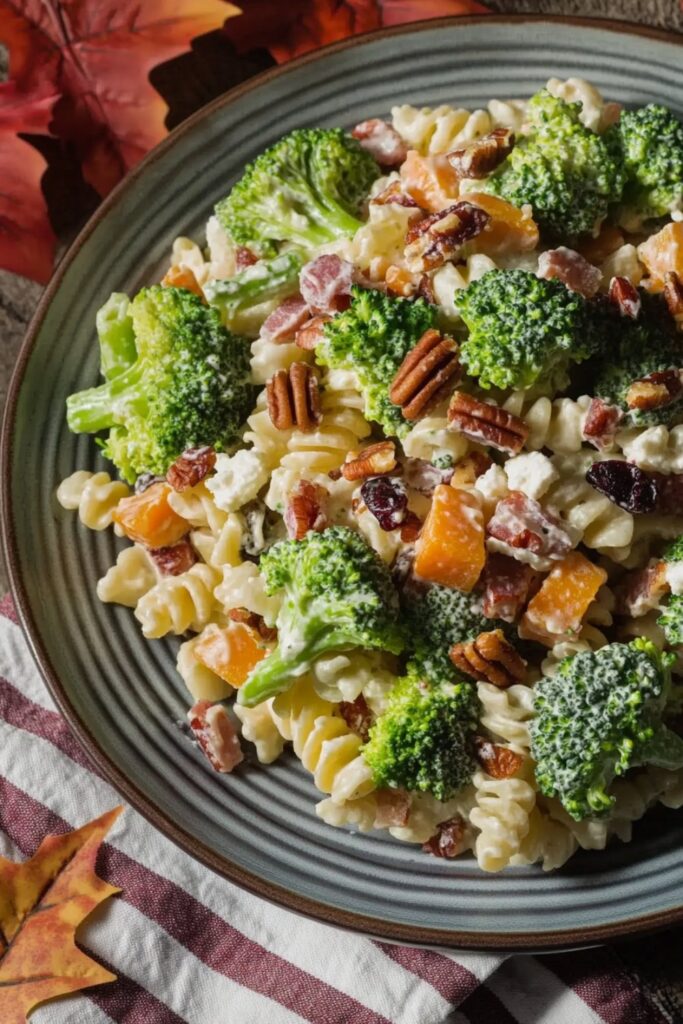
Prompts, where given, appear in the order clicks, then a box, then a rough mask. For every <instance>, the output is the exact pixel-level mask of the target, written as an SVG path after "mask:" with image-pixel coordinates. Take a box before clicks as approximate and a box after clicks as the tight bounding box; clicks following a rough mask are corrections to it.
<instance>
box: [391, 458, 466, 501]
mask: <svg viewBox="0 0 683 1024" xmlns="http://www.w3.org/2000/svg"><path fill="white" fill-rule="evenodd" d="M453 472H454V470H453V469H439V468H438V467H437V466H433V465H432V463H431V462H427V460H426V459H412V458H408V459H404V461H403V479H404V480H405V482H406V484H407V485H408V487H412V488H413V490H414V491H419V492H420V494H425V495H427V497H430V496H431V495H432V494H433V493H434V488H435V487H438V486H439V484H449V483H450V482H451V480H452V478H453Z"/></svg>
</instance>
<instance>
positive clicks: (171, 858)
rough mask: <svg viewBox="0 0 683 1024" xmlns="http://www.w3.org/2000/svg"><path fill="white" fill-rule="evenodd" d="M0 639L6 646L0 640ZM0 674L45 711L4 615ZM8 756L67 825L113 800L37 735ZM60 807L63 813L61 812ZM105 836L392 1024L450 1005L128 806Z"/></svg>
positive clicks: (425, 1021)
mask: <svg viewBox="0 0 683 1024" xmlns="http://www.w3.org/2000/svg"><path fill="white" fill-rule="evenodd" d="M5 638H7V639H8V640H10V643H7V644H5V642H4V641H5ZM10 647H11V650H12V655H11V656H12V659H13V660H12V664H11V665H10V664H9V663H8V662H6V656H7V655H6V649H9V648H10ZM0 675H4V676H5V677H6V678H8V679H9V680H10V681H11V682H13V683H14V685H17V686H18V688H19V689H20V690H21V691H22V692H23V693H24V694H25V695H26V696H27V697H28V698H29V699H30V700H33V701H34V702H35V703H38V704H40V705H41V706H42V707H49V708H50V709H53V705H52V703H51V700H50V697H49V694H48V693H47V690H46V689H45V686H44V684H43V683H42V680H41V678H40V676H39V674H38V671H37V669H36V668H35V665H34V663H33V660H32V659H31V656H30V653H29V651H28V648H27V647H26V644H25V641H24V639H23V635H22V634H21V631H20V630H19V629H18V628H17V627H16V626H15V625H14V624H13V623H11V622H9V621H8V620H0ZM5 728H8V727H6V726H5ZM12 731H14V730H12ZM36 744H37V745H38V746H39V747H41V748H42V749H41V750H39V751H38V752H37V753H35V754H31V755H30V756H31V758H32V760H33V761H34V762H35V763H36V765H40V766H41V770H40V772H39V774H38V775H37V776H36V775H35V774H34V773H26V771H25V770H24V769H25V766H26V764H27V757H28V756H29V749H30V750H33V748H34V747H35V745H36ZM46 748H48V749H46ZM46 757H47V758H48V759H49V763H50V764H52V765H54V771H55V772H56V773H57V775H58V776H60V777H61V778H66V777H68V778H69V779H70V783H71V784H70V785H69V786H65V787H60V789H59V794H58V795H57V794H51V795H50V796H49V797H46V796H45V795H43V791H42V790H41V791H40V792H38V791H36V790H29V789H27V786H26V782H27V779H30V780H31V785H33V784H34V783H33V780H34V779H37V780H41V781H43V779H44V765H45V763H46V760H45V758H46ZM10 760H11V762H13V764H12V766H5V769H4V773H5V775H6V776H7V777H8V778H10V781H13V782H14V783H15V785H17V786H19V787H20V788H23V789H25V790H26V791H27V792H29V791H30V792H31V795H33V796H35V798H36V799H38V800H41V802H43V803H47V804H48V806H51V807H52V808H53V809H55V810H57V811H58V813H60V814H61V815H62V817H65V818H67V820H69V821H70V822H76V823H82V822H83V820H84V818H85V817H96V816H97V815H98V814H101V813H103V811H105V810H107V809H108V808H110V807H112V806H113V805H114V804H116V803H118V802H120V797H119V796H118V794H117V793H116V792H115V791H114V790H113V789H112V788H111V787H110V786H109V785H108V784H107V783H105V782H102V781H101V780H99V779H98V778H97V777H95V776H93V775H92V774H91V773H90V772H88V771H87V770H86V769H84V768H81V767H80V766H78V765H74V763H73V762H72V761H71V759H70V758H68V757H66V755H64V754H62V753H61V752H60V751H58V750H55V748H53V747H52V745H51V744H48V743H47V741H44V740H41V739H40V738H39V737H35V736H32V735H31V734H22V739H21V754H20V753H19V749H18V748H17V754H16V757H14V758H11V759H10ZM18 763H20V764H21V765H22V771H21V772H20V773H19V776H20V777H18V778H16V779H15V778H14V777H13V773H12V768H16V767H17V764H18ZM65 806H66V807H68V810H66V809H64V807H65ZM150 833H152V835H153V840H152V841H150ZM110 841H111V842H112V843H113V845H114V846H116V847H117V848H118V849H120V850H122V851H124V852H125V853H127V854H128V855H129V856H131V857H133V858H134V859H135V860H137V861H139V862H140V863H142V864H144V865H145V866H146V867H149V868H150V869H151V870H153V871H155V872H157V873H158V874H161V875H163V876H164V877H166V878H169V879H170V880H171V881H173V882H175V883H176V884H177V885H179V886H181V887H182V888H184V889H185V890H186V891H187V892H190V893H191V895H193V896H194V897H195V898H196V899H198V900H200V901H201V902H202V903H204V904H205V905H206V906H208V907H209V908H210V909H211V910H213V911H214V912H215V913H216V914H218V915H219V916H221V917H222V918H223V919H224V920H226V921H229V922H230V924H231V925H232V926H233V927H235V928H237V929H238V930H239V931H240V932H242V933H243V934H245V935H247V936H248V937H249V938H251V939H253V940H254V941H256V942H258V943H259V944H261V945H263V946H264V947H265V948H266V949H268V950H269V951H271V952H273V953H277V954H278V955H280V956H282V957H283V958H285V959H287V960H288V961H289V962H291V963H294V964H296V965H297V966H298V967H300V968H301V969H303V970H306V971H308V972H309V973H311V974H313V975H315V976H316V977H318V978H320V980H322V981H325V982H326V983H327V984H329V985H331V986H333V987H335V988H337V989H339V990H340V991H342V992H344V993H346V994H348V995H349V996H351V997H353V998H355V999H358V1000H359V1002H361V1003H363V1005H365V1006H368V1007H369V1008H370V1009H372V1010H373V1011H374V1012H376V1013H380V1014H382V1015H384V1016H386V1017H388V1018H389V1019H390V1020H394V1021H395V1022H396V1024H412V1022H413V1021H417V1022H418V1024H440V1022H441V1021H443V1018H444V1015H445V1014H446V1013H447V1012H448V1010H449V1009H450V1004H449V1003H448V1002H447V1001H446V1000H445V999H443V997H442V996H441V995H440V994H439V993H438V992H437V991H436V990H435V989H434V988H432V986H431V985H429V984H428V983H427V982H424V981H422V980H421V979H419V978H417V977H415V976H414V975H412V974H411V973H410V972H408V971H405V970H404V969H403V968H402V967H401V966H400V965H398V964H396V963H395V962H394V961H393V960H390V959H389V958H386V957H385V956H384V955H383V954H382V953H381V951H379V950H378V949H377V948H376V947H375V946H374V945H373V943H371V942H370V941H369V940H366V939H363V938H361V937H359V936H354V935H351V934H349V933H346V932H341V931H338V930H336V929H335V928H332V927H329V926H327V925H323V924H316V923H315V922H312V921H308V920H305V919H303V918H300V917H296V916H294V915H292V914H290V913H289V912H288V911H286V910H281V909H280V908H277V907H274V906H270V905H268V904H265V903H263V902H262V901H261V900H259V899H258V898H257V897H254V896H251V895H250V894H248V893H246V892H243V891H242V890H239V889H237V888H236V887H235V886H232V885H230V884H229V883H227V882H224V883H222V884H216V878H215V876H213V875H211V874H210V873H209V872H207V871H206V869H204V868H203V867H202V866H201V865H199V864H197V863H196V862H195V861H193V860H192V859H191V858H189V857H188V856H187V855H185V854H183V853H182V852H181V851H180V850H178V848H177V847H175V846H174V845H173V844H172V843H170V842H169V841H168V840H166V839H164V838H163V837H162V836H161V835H160V834H159V833H156V832H153V830H152V829H151V828H150V826H149V825H148V824H147V822H145V821H144V819H142V818H141V817H140V816H139V815H137V814H136V813H135V812H134V811H132V810H130V809H128V810H127V812H126V814H125V815H124V816H123V821H122V820H121V819H119V823H117V826H116V829H115V833H114V836H113V838H112V839H111V840H110ZM292 934H296V937H297V941H296V944H294V943H292V941H291V936H292ZM321 948H323V949H325V956H324V957H322V956H321V955H320V950H321ZM465 957H469V958H471V959H472V962H473V963H476V966H477V970H473V968H472V967H471V966H470V964H469V963H466V966H468V968H469V969H471V970H473V973H475V974H476V976H477V977H479V978H481V977H485V976H486V974H484V972H483V962H484V961H490V962H491V964H490V967H489V971H490V970H494V969H495V967H496V965H497V963H498V962H499V958H495V957H487V956H485V955H484V956H482V957H479V956H477V955H474V956H473V955H471V954H463V959H462V960H460V958H459V957H455V956H454V957H452V959H454V960H455V961H456V962H463V963H464V962H465ZM397 1008H400V1009H397ZM397 1013H398V1014H399V1016H396V1014H397Z"/></svg>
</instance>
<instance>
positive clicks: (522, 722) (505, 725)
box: [477, 683, 534, 751]
mask: <svg viewBox="0 0 683 1024" xmlns="http://www.w3.org/2000/svg"><path fill="white" fill-rule="evenodd" d="M477 692H478V694H479V700H480V702H481V708H482V710H481V717H480V721H481V724H482V725H483V726H484V728H485V729H486V730H487V731H488V732H489V733H490V734H491V736H492V738H493V739H495V740H505V742H506V743H509V744H510V746H512V747H514V749H515V750H518V751H527V750H529V747H530V746H531V737H530V735H529V722H530V721H531V719H532V718H533V714H534V691H533V688H532V687H531V686H524V685H523V684H522V683H516V684H515V685H514V686H509V687H508V688H507V689H501V687H499V686H493V685H492V684H491V683H477Z"/></svg>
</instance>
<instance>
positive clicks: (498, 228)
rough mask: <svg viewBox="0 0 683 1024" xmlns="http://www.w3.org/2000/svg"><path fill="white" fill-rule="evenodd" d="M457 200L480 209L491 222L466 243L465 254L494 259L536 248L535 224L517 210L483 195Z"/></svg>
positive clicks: (474, 193)
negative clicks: (484, 255) (473, 253)
mask: <svg viewBox="0 0 683 1024" xmlns="http://www.w3.org/2000/svg"><path fill="white" fill-rule="evenodd" d="M461 198H462V199H463V200H466V201H467V202H468V203H473V204H474V206H480V207H481V209H482V210H485V211H486V213H488V215H489V216H490V218H491V220H490V221H489V222H488V224H487V225H486V227H485V228H484V230H483V231H482V232H481V233H480V234H478V235H477V236H476V237H475V238H473V239H471V240H470V241H469V242H468V243H467V249H468V251H469V252H482V253H485V254H486V255H487V256H498V255H500V254H501V253H506V252H528V251H529V250H531V249H535V248H536V246H537V245H538V225H537V224H536V221H535V220H533V219H532V218H531V217H530V216H529V214H528V213H527V212H525V211H523V210H520V208H519V207H518V206H513V205H512V203H508V202H507V201H506V200H505V199H500V198H499V197H498V196H490V195H488V193H486V192H467V193H465V195H463V196H462V197H461Z"/></svg>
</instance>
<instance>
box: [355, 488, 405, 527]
mask: <svg viewBox="0 0 683 1024" xmlns="http://www.w3.org/2000/svg"><path fill="white" fill-rule="evenodd" d="M360 496H361V498H362V499H363V501H364V503H365V507H366V508H367V510H368V512H371V513H372V515H373V516H374V517H375V519H376V520H377V522H378V523H379V525H380V526H381V527H382V529H383V530H386V531H387V532H390V531H391V530H395V529H396V528H397V527H399V526H401V524H402V523H404V522H405V518H406V515H407V512H408V495H407V494H406V489H405V486H404V484H403V481H402V480H399V479H398V478H397V477H391V476H373V477H370V478H369V479H368V480H366V481H365V483H364V484H363V486H362V487H361V489H360Z"/></svg>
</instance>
